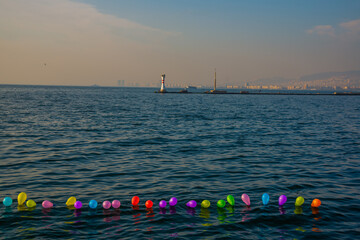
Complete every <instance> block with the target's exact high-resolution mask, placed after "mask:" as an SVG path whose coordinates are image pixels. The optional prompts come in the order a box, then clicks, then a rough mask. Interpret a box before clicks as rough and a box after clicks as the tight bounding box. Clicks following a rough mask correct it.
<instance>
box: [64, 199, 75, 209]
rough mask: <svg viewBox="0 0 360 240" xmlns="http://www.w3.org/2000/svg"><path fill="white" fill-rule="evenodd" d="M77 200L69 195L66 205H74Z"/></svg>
mask: <svg viewBox="0 0 360 240" xmlns="http://www.w3.org/2000/svg"><path fill="white" fill-rule="evenodd" d="M75 202H76V198H75V197H69V199H68V200H67V201H66V206H68V207H70V206H74V204H75Z"/></svg>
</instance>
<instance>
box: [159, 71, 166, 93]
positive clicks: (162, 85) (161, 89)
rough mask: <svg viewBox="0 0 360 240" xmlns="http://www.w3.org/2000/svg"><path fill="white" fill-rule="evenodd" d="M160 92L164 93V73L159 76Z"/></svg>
mask: <svg viewBox="0 0 360 240" xmlns="http://www.w3.org/2000/svg"><path fill="white" fill-rule="evenodd" d="M160 92H166V89H165V73H163V74H162V75H161V88H160Z"/></svg>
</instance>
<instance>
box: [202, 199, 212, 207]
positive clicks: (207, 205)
mask: <svg viewBox="0 0 360 240" xmlns="http://www.w3.org/2000/svg"><path fill="white" fill-rule="evenodd" d="M201 207H202V208H208V207H210V201H209V200H204V201H202V203H201Z"/></svg>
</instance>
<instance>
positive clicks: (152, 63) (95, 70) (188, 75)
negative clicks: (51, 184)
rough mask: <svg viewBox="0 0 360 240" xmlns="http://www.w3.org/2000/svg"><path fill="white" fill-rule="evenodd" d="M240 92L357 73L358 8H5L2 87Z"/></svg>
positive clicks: (348, 4)
mask: <svg viewBox="0 0 360 240" xmlns="http://www.w3.org/2000/svg"><path fill="white" fill-rule="evenodd" d="M214 68H216V72H217V81H218V84H219V85H225V84H229V85H243V84H245V83H246V82H250V83H251V82H252V81H256V80H258V79H273V78H285V79H289V80H290V79H296V78H299V77H301V76H303V75H308V74H314V73H320V72H337V71H352V70H360V1H358V0H346V1H343V0H336V1H334V0H314V1H310V0H309V1H305V0H304V1H289V0H272V1H268V0H206V1H204V0H151V1H150V0H31V1H29V0H0V84H39V85H76V86H89V85H93V84H97V85H100V86H116V85H117V82H118V80H124V81H125V83H126V84H127V85H132V84H133V85H135V84H138V85H140V86H153V85H154V84H157V85H159V84H160V80H161V78H160V76H161V74H162V73H165V74H166V82H167V84H182V85H210V86H211V85H212V82H213V76H214Z"/></svg>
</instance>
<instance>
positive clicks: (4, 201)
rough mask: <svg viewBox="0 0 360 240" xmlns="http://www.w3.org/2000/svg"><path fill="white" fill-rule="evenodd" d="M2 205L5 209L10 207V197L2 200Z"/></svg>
mask: <svg viewBox="0 0 360 240" xmlns="http://www.w3.org/2000/svg"><path fill="white" fill-rule="evenodd" d="M3 204H4V205H5V206H6V207H9V206H11V204H12V199H11V197H6V198H4V200H3Z"/></svg>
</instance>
